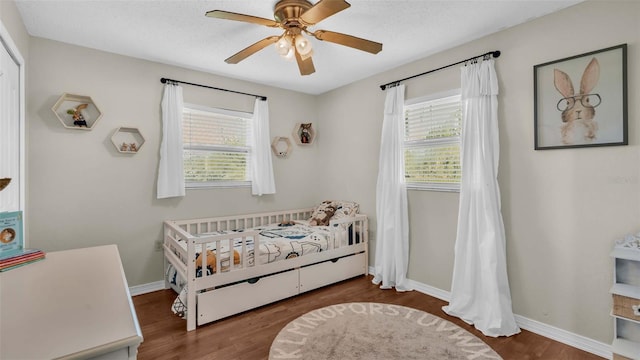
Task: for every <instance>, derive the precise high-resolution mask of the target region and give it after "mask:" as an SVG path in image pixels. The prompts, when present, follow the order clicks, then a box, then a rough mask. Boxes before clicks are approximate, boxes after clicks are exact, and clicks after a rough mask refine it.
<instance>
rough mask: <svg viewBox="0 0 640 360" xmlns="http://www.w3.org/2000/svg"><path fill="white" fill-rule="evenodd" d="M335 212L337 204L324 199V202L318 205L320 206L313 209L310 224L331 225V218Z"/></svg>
mask: <svg viewBox="0 0 640 360" xmlns="http://www.w3.org/2000/svg"><path fill="white" fill-rule="evenodd" d="M335 212H336V205H335V204H334V203H333V201H323V202H322V204H320V205H318V207H317V208H315V209H314V210H313V213H312V214H311V217H310V218H309V225H311V226H327V225H329V220H331V218H332V217H333V214H335Z"/></svg>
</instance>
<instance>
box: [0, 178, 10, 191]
mask: <svg viewBox="0 0 640 360" xmlns="http://www.w3.org/2000/svg"><path fill="white" fill-rule="evenodd" d="M10 182H11V178H3V179H0V191H2V190H4V188H6V187H7V186H8V185H9V183H10Z"/></svg>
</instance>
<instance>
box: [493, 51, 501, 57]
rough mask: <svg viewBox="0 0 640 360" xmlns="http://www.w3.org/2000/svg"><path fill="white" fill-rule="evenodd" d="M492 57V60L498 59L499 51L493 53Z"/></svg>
mask: <svg viewBox="0 0 640 360" xmlns="http://www.w3.org/2000/svg"><path fill="white" fill-rule="evenodd" d="M492 55H493V57H494V58H497V57H500V50H496V51H494V52H493V54H492Z"/></svg>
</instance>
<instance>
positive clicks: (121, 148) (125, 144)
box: [120, 142, 129, 151]
mask: <svg viewBox="0 0 640 360" xmlns="http://www.w3.org/2000/svg"><path fill="white" fill-rule="evenodd" d="M120 151H129V144H127V143H124V142H123V143H122V145H120Z"/></svg>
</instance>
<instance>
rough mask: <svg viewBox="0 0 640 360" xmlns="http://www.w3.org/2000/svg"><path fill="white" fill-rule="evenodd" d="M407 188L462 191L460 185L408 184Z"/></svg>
mask: <svg viewBox="0 0 640 360" xmlns="http://www.w3.org/2000/svg"><path fill="white" fill-rule="evenodd" d="M407 190H418V191H439V192H455V193H459V192H460V185H451V184H447V185H438V184H407Z"/></svg>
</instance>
